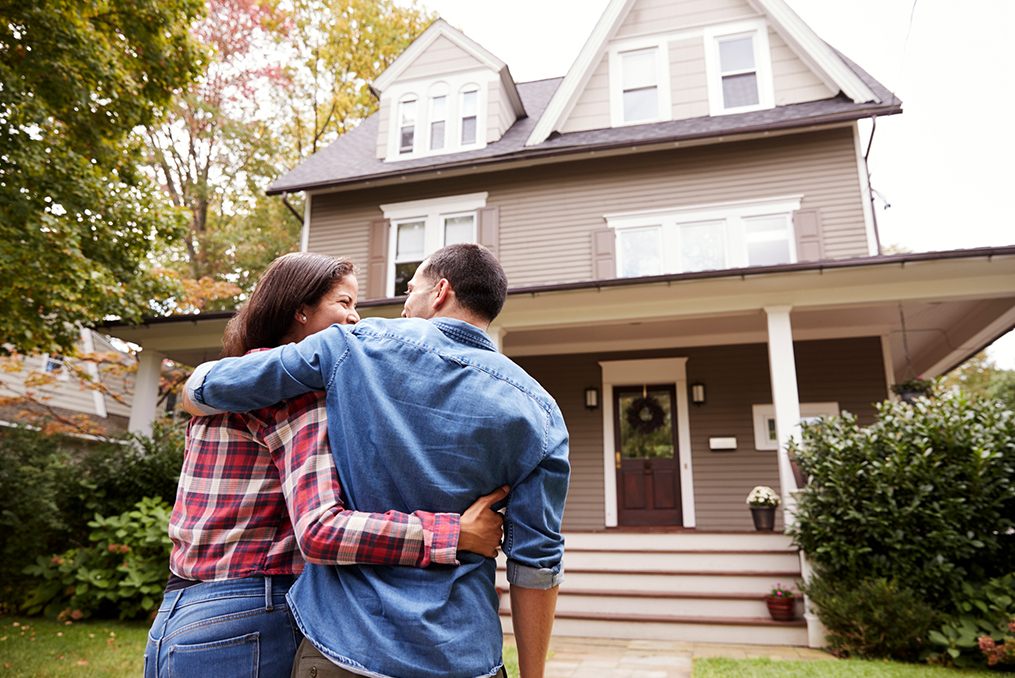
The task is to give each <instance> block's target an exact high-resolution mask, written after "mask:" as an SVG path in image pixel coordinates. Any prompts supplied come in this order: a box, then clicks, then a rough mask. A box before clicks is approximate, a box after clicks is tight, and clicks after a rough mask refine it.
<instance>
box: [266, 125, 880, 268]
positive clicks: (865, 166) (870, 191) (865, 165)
mask: <svg viewBox="0 0 1015 678" xmlns="http://www.w3.org/2000/svg"><path fill="white" fill-rule="evenodd" d="M877 128H878V116H876V115H872V116H871V136H870V139H868V140H867V152H866V153H864V154H863V169H864V171H865V172H867V195H869V196H870V197H871V221H872V222H873V224H872V225H873V226H874V244H875V245H877V247H878V256H881V255H882V254H883V252H882V251H881V235H880V233H878V210H877V206H876V205H875V204H874V189H873V188H871V170H870V165H869V164H868V163H867V158H868V157H869V156H870V154H871V146H872V145H873V144H874V132H875V131H877ZM284 199H285V198H283V200H284ZM289 209H292V208H291V207H290V208H289ZM293 211H294V212H295V210H293Z"/></svg>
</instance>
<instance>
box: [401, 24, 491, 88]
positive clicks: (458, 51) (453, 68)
mask: <svg viewBox="0 0 1015 678" xmlns="http://www.w3.org/2000/svg"><path fill="white" fill-rule="evenodd" d="M483 66H484V64H483V63H482V62H481V61H480V60H479V59H477V58H476V57H474V56H472V55H471V54H469V53H468V52H466V51H465V50H464V49H462V48H461V47H459V46H458V45H456V44H454V43H453V42H451V41H450V40H449V39H448V38H447V37H445V36H443V35H441V36H438V37H437V39H436V40H434V41H433V42H432V43H431V44H430V45H429V46H427V48H426V49H425V50H424V51H423V52H422V53H421V54H420V55H419V56H418V57H416V59H415V60H413V62H412V63H411V64H410V65H408V66H407V67H406V68H405V70H404V71H402V73H401V75H400V76H399V77H398V79H397V80H396V81H395V82H398V81H402V80H413V79H416V78H430V77H437V76H440V75H443V74H446V73H456V72H459V71H468V70H472V69H476V68H482V67H483Z"/></svg>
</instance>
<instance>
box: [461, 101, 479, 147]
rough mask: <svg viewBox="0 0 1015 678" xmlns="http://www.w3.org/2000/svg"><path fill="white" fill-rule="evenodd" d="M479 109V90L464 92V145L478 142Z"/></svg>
mask: <svg viewBox="0 0 1015 678" xmlns="http://www.w3.org/2000/svg"><path fill="white" fill-rule="evenodd" d="M478 109H479V92H478V91H476V90H470V91H467V92H462V103H461V107H460V110H461V115H462V146H469V145H471V144H474V143H476V113H477V111H478Z"/></svg>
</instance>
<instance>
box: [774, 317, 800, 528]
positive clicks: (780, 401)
mask: <svg viewBox="0 0 1015 678" xmlns="http://www.w3.org/2000/svg"><path fill="white" fill-rule="evenodd" d="M790 310H791V307H790V306H769V307H766V308H765V313H766V314H767V315H768V365H769V369H770V371H771V373H772V404H773V405H774V406H775V432H776V435H777V436H778V438H779V485H780V486H781V487H782V508H783V523H784V524H785V526H786V527H789V526H790V525H792V524H793V521H794V517H793V515H794V513H795V509H796V498H795V497H794V496H793V493H794V492H796V490H797V486H796V479H795V478H794V477H793V467H792V466H790V463H789V452H787V451H786V445H787V444H788V443H789V441H790V440H792V439H793V438H799V433H800V394H799V392H798V391H797V383H796V359H795V358H794V356H793V329H792V327H791V326H790V322H789V312H790Z"/></svg>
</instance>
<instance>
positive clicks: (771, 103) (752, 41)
mask: <svg viewBox="0 0 1015 678" xmlns="http://www.w3.org/2000/svg"><path fill="white" fill-rule="evenodd" d="M704 39H705V72H706V74H707V78H708V108H709V113H710V114H711V115H724V114H728V113H746V112H748V111H758V110H763V109H767V108H774V107H775V91H774V88H773V85H772V57H771V55H770V53H769V45H768V26H767V25H766V24H765V21H764V20H763V19H760V20H759V19H752V20H749V21H737V22H734V23H729V24H722V25H719V26H710V27H708V28H706V29H705V31H704Z"/></svg>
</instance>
